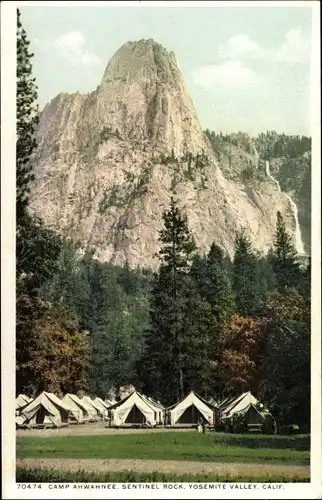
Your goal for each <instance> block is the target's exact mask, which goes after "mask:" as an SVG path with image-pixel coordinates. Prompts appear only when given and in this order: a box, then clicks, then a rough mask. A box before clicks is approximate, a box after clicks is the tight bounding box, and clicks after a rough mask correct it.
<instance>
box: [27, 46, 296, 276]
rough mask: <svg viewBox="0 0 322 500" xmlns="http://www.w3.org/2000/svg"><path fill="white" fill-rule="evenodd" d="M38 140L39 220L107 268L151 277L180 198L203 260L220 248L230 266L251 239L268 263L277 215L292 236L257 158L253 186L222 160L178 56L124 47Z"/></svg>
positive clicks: (52, 109) (61, 100) (43, 125)
mask: <svg viewBox="0 0 322 500" xmlns="http://www.w3.org/2000/svg"><path fill="white" fill-rule="evenodd" d="M37 141H38V149H37V153H36V155H35V158H34V164H35V177H36V180H35V185H34V188H33V191H32V199H31V210H32V212H33V213H35V214H37V215H40V216H41V217H42V218H43V219H44V221H45V222H46V224H47V225H48V226H50V227H52V228H55V229H57V230H58V231H60V232H62V233H64V234H67V235H69V236H72V237H74V238H77V239H78V240H80V241H81V242H82V243H83V245H84V247H86V246H90V247H95V248H96V252H97V256H98V257H99V258H100V259H101V260H104V261H110V262H114V263H124V262H126V261H127V262H128V263H129V264H130V265H131V266H135V265H140V266H155V265H156V260H155V257H154V255H155V253H156V251H157V249H158V231H159V229H160V228H161V227H162V213H163V211H164V210H165V209H167V208H168V206H169V201H170V196H171V194H172V193H173V192H175V194H176V198H177V199H178V204H179V207H180V208H181V209H182V210H183V211H184V212H185V213H186V214H187V217H188V222H189V227H190V229H191V231H192V232H193V233H194V235H195V237H196V241H197V244H198V247H199V248H200V250H201V251H206V250H208V249H209V247H210V245H211V244H212V242H213V241H215V242H216V243H217V244H218V245H219V246H221V247H222V248H223V249H224V250H225V251H226V252H227V253H228V254H229V255H230V256H232V255H233V252H234V240H235V233H236V231H237V230H240V229H244V230H245V231H246V233H247V234H248V236H249V238H250V240H251V242H252V244H253V246H254V248H256V249H258V250H259V251H264V252H265V251H266V250H267V249H268V247H269V246H270V245H271V243H272V241H273V235H274V232H275V223H276V212H277V211H278V210H279V211H281V213H282V214H283V215H284V216H285V219H286V222H287V225H288V228H289V229H290V230H292V231H294V221H293V218H292V213H291V211H290V207H289V203H288V200H287V198H286V196H285V195H284V194H283V193H282V192H278V191H277V189H276V186H274V184H273V183H271V182H270V181H269V179H267V178H265V174H264V173H263V172H264V169H263V172H260V166H259V163H260V162H258V158H257V157H256V156H253V157H252V156H251V155H249V157H247V158H246V160H247V165H250V166H254V167H256V169H257V170H258V171H257V170H256V175H255V177H254V178H253V180H252V181H251V182H245V181H242V180H241V178H240V176H238V175H236V171H237V174H238V168H239V167H240V163H238V161H237V166H236V164H234V162H233V164H232V163H231V159H230V158H229V163H228V159H227V158H221V159H220V160H219V159H218V157H216V155H215V154H214V152H213V150H212V148H211V147H210V144H209V143H208V139H207V137H206V136H205V134H204V133H203V132H202V130H201V127H200V124H199V121H198V118H197V114H196V111H195V108H194V105H193V103H192V100H191V98H190V96H189V93H188V90H187V88H186V85H185V82H184V80H183V77H182V75H181V73H180V71H179V69H178V65H177V62H176V58H175V56H174V54H173V53H172V52H168V51H167V50H166V49H164V48H163V47H162V46H161V45H159V44H157V43H156V42H154V41H153V40H141V41H139V42H128V43H126V44H125V45H124V46H123V47H121V48H120V49H119V50H118V51H117V52H116V54H115V55H114V56H113V57H112V59H111V60H110V62H109V63H108V66H107V68H106V70H105V73H104V76H103V79H102V82H101V84H100V85H99V86H98V87H97V89H96V90H95V91H94V92H92V93H90V94H86V95H81V94H79V93H76V94H73V95H68V94H59V95H58V96H57V97H55V98H54V99H53V100H52V101H51V102H50V103H49V104H47V105H46V107H45V108H44V110H43V112H42V113H41V116H40V124H39V129H38V133H37ZM235 163H236V159H235ZM257 167H258V168H257ZM230 168H231V169H234V175H232V174H233V173H232V172H231V171H230Z"/></svg>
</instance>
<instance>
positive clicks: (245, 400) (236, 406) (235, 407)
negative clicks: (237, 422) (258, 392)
mask: <svg viewBox="0 0 322 500" xmlns="http://www.w3.org/2000/svg"><path fill="white" fill-rule="evenodd" d="M251 403H252V404H254V405H256V404H257V403H258V400H257V399H256V398H255V396H253V395H252V393H251V392H250V391H248V392H245V393H244V394H242V395H241V396H240V397H239V398H237V399H236V400H235V401H234V402H233V403H232V404H231V405H229V406H228V407H227V408H226V409H225V410H224V416H225V417H231V416H232V415H233V414H234V413H236V412H240V411H242V410H244V409H245V408H247V407H248V406H249V405H250V404H251Z"/></svg>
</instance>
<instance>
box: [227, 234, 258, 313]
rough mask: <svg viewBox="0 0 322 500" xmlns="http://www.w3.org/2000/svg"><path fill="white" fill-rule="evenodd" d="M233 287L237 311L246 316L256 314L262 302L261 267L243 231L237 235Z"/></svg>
mask: <svg viewBox="0 0 322 500" xmlns="http://www.w3.org/2000/svg"><path fill="white" fill-rule="evenodd" d="M233 289H234V293H235V296H236V308H237V312H238V313H239V314H241V315H246V316H247V315H249V314H254V313H255V312H256V310H257V307H258V305H259V302H260V277H259V267H258V263H257V257H256V255H255V254H254V252H253V251H252V248H251V243H250V241H249V239H248V238H247V236H246V235H245V234H244V233H243V232H241V233H238V234H237V236H236V250H235V256H234V261H233Z"/></svg>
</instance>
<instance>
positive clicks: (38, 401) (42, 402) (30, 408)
mask: <svg viewBox="0 0 322 500" xmlns="http://www.w3.org/2000/svg"><path fill="white" fill-rule="evenodd" d="M50 396H55V395H52V394H51V393H47V392H42V393H41V394H39V396H37V397H36V398H35V399H34V400H33V401H31V402H30V403H29V404H28V405H27V406H25V407H24V408H23V409H22V411H21V415H22V416H25V417H26V418H32V416H33V415H34V414H35V413H36V412H37V411H38V409H39V408H40V407H41V406H42V407H43V408H44V409H45V410H46V411H47V413H49V415H51V416H53V417H57V416H59V415H60V411H61V410H63V411H67V412H68V413H71V410H70V408H68V407H67V406H66V405H65V404H63V403H62V404H60V405H59V406H58V405H57V404H56V405H55V404H54V403H53V401H52V399H51V397H50ZM53 399H54V398H53ZM57 399H58V398H57ZM58 401H59V400H58ZM57 406H58V407H57Z"/></svg>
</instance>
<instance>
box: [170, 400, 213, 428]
mask: <svg viewBox="0 0 322 500" xmlns="http://www.w3.org/2000/svg"><path fill="white" fill-rule="evenodd" d="M200 419H201V420H202V421H203V422H205V423H207V419H206V418H205V417H204V415H203V414H202V413H201V412H200V411H199V410H198V408H197V407H196V406H195V405H193V404H192V405H190V406H188V408H187V409H186V410H185V411H184V412H183V414H182V415H181V416H180V417H179V418H178V420H177V422H176V423H177V424H198V423H199V421H200Z"/></svg>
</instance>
